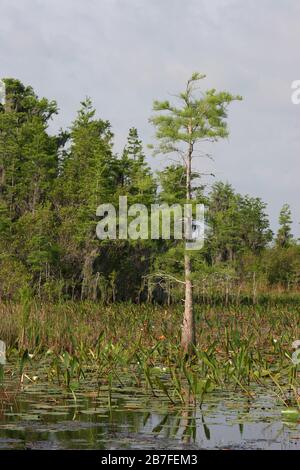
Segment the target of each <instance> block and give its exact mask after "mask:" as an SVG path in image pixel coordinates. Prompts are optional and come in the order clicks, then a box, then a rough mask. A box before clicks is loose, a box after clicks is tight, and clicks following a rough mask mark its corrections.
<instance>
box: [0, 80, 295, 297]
mask: <svg viewBox="0 0 300 470" xmlns="http://www.w3.org/2000/svg"><path fill="white" fill-rule="evenodd" d="M4 81H5V84H6V101H5V104H4V105H1V104H0V299H2V300H17V299H18V298H19V297H20V295H21V293H22V291H24V289H27V290H28V289H29V290H30V291H31V292H32V294H33V295H35V296H36V297H37V298H40V299H42V300H47V301H61V300H64V299H73V300H80V299H82V300H84V299H89V300H94V301H100V302H113V301H122V300H131V301H133V302H140V301H146V300H148V301H153V300H158V301H166V302H172V301H175V300H177V299H180V298H181V291H180V282H181V280H182V276H183V263H182V256H180V250H183V247H182V246H181V245H180V243H179V242H178V241H174V240H136V241H133V240H118V239H117V240H101V241H100V240H99V239H97V237H96V225H97V221H98V220H97V217H96V208H97V207H98V206H99V205H100V204H102V203H107V202H110V203H113V204H115V205H116V206H117V205H118V199H119V196H127V197H128V204H133V203H142V204H144V205H146V206H147V207H148V208H150V207H151V204H154V203H158V202H159V203H162V202H166V203H168V204H173V203H178V202H184V200H185V180H184V168H183V167H182V165H181V164H180V163H178V164H176V163H173V164H170V165H169V166H166V167H165V168H164V169H163V170H162V171H159V172H153V171H152V169H151V168H150V166H149V164H148V163H147V160H146V156H145V150H144V148H143V144H142V142H141V140H140V138H139V135H138V131H137V129H136V128H135V127H132V128H131V129H130V130H129V134H128V138H127V143H126V145H125V147H124V150H123V152H122V154H121V155H117V154H116V153H115V152H114V150H113V141H114V135H113V132H112V128H111V124H110V123H109V122H108V121H107V120H103V119H99V118H97V117H96V112H95V109H94V108H93V105H92V103H91V100H90V99H86V100H85V101H84V102H82V103H81V107H80V109H79V111H78V113H77V116H76V118H75V120H74V122H73V123H72V125H71V127H70V128H69V129H67V130H62V131H60V132H59V133H57V135H51V134H50V132H49V122H50V120H51V119H52V118H53V117H54V116H55V115H56V114H57V113H58V107H57V104H56V102H55V101H49V100H48V99H46V98H39V97H38V96H36V94H35V93H34V91H33V89H32V88H31V87H30V86H24V85H23V84H22V83H21V82H20V81H18V80H15V79H6V80H4ZM192 176H193V185H192V187H193V198H194V200H195V201H197V202H198V201H199V202H200V203H204V204H205V206H206V222H207V227H208V231H207V239H206V242H205V246H204V248H203V249H202V250H201V251H199V252H195V253H194V254H193V266H194V269H193V272H194V274H193V283H194V286H195V291H196V294H197V293H198V295H199V296H201V295H202V296H204V295H206V294H211V293H213V292H218V291H221V292H222V293H225V295H229V292H231V291H232V290H234V291H235V292H237V293H240V292H243V291H244V290H246V291H247V290H249V289H250V290H251V292H252V294H253V295H256V293H257V291H259V290H265V291H267V290H269V289H283V290H297V289H298V288H299V284H300V245H299V243H298V241H297V240H295V239H294V238H293V236H292V231H291V226H292V215H291V211H290V207H289V206H288V205H287V204H284V205H283V207H282V209H281V211H280V214H279V230H278V232H277V233H273V232H272V230H271V229H270V223H269V219H268V215H267V211H266V204H265V203H264V202H263V201H262V200H261V199H260V198H257V197H252V196H249V195H242V194H239V193H237V192H236V191H235V190H234V188H233V187H232V186H231V185H230V184H229V183H224V182H221V181H217V182H214V183H213V184H211V185H209V186H206V185H205V184H204V183H203V182H202V180H201V175H199V174H197V173H196V172H195V173H193V175H192ZM178 281H179V282H178Z"/></svg>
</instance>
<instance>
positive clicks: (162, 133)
mask: <svg viewBox="0 0 300 470" xmlns="http://www.w3.org/2000/svg"><path fill="white" fill-rule="evenodd" d="M203 78H205V75H201V74H199V73H194V74H193V75H192V77H191V78H190V79H189V80H188V82H187V85H186V89H185V90H184V91H183V92H182V93H180V94H179V95H178V97H177V98H178V101H179V105H178V106H176V105H173V104H171V103H170V102H169V101H155V102H154V105H153V109H154V111H155V112H157V113H158V114H157V115H155V116H153V117H152V118H151V122H152V124H153V125H154V126H155V127H156V131H157V132H156V137H157V139H158V141H159V142H160V144H159V148H158V150H157V151H158V152H160V153H163V154H169V153H174V152H175V153H179V155H180V156H181V158H182V161H183V163H184V166H185V177H186V202H188V203H189V202H190V201H192V187H191V175H192V159H193V157H194V156H195V154H196V147H197V144H199V142H201V141H204V140H211V141H217V140H218V139H220V138H225V137H227V135H228V129H227V124H226V118H227V107H228V105H229V104H230V103H231V102H232V101H233V100H235V99H240V97H238V96H234V95H231V94H230V93H227V92H220V93H217V92H216V90H214V89H212V90H208V91H206V92H204V93H202V95H201V96H200V98H199V97H197V96H196V90H197V88H198V84H199V81H200V80H202V79H203ZM187 225H188V226H189V225H191V220H187ZM184 270H185V309H184V316H183V325H182V338H181V344H182V348H183V350H184V351H185V352H186V353H188V354H190V353H192V351H193V349H194V346H195V345H196V331H195V317H194V312H193V285H192V263H191V256H190V253H189V252H188V251H187V250H186V251H185V255H184Z"/></svg>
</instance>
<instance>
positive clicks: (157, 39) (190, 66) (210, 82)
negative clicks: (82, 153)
mask: <svg viewBox="0 0 300 470" xmlns="http://www.w3.org/2000/svg"><path fill="white" fill-rule="evenodd" d="M299 13H300V4H299V3H298V2H297V0H285V2H281V1H278V0H261V1H260V2H253V1H251V0H245V1H244V2H240V1H237V0H212V1H211V0H189V1H188V2H183V1H182V0H163V1H161V0H151V2H149V1H147V0H100V1H99V0H98V1H96V0H89V1H88V2H82V1H79V0H65V1H64V2H61V1H58V0H52V1H51V2H45V1H42V0H26V1H24V2H19V1H17V0H2V2H1V27H0V44H1V48H0V54H1V57H0V59H1V73H0V75H2V76H3V77H5V76H14V77H17V78H20V79H21V80H22V81H24V83H26V84H31V85H33V87H34V88H35V90H36V91H37V92H38V94H40V95H45V96H47V97H49V98H51V99H52V98H56V99H57V101H58V104H59V107H60V109H61V112H60V115H59V117H58V118H57V119H56V120H55V122H54V123H53V129H57V128H59V127H60V126H63V127H66V126H68V125H69V124H70V122H71V121H72V120H73V119H74V116H75V113H76V110H77V109H78V107H79V102H80V101H81V100H82V99H83V98H84V97H85V96H86V95H88V96H91V97H92V99H93V101H94V104H95V106H96V108H97V111H98V114H99V115H100V116H101V117H103V118H105V119H109V120H110V121H111V123H112V126H113V130H114V132H115V135H116V149H117V150H120V149H122V146H123V145H124V143H125V139H126V135H127V131H128V128H129V127H130V126H133V125H135V126H137V127H138V129H139V131H140V135H141V136H142V138H143V140H144V141H145V143H149V142H151V141H152V138H153V129H152V128H151V126H150V124H149V123H148V118H149V116H150V115H151V106H152V100H153V99H154V98H158V99H160V98H165V97H170V96H171V94H172V93H176V92H178V91H179V90H181V89H182V87H183V85H184V82H185V80H186V79H187V78H188V77H189V75H190V74H191V72H193V71H195V70H198V71H200V72H205V73H206V74H207V79H206V81H205V86H207V87H217V88H221V89H227V90H229V91H232V92H234V93H239V94H242V95H243V97H244V101H243V102H241V103H240V102H239V103H235V104H234V105H233V106H232V109H231V111H230V113H229V125H230V129H231V135H230V138H229V140H228V141H224V142H222V143H218V144H216V145H214V146H212V147H211V148H210V149H209V150H210V151H211V152H212V153H213V155H214V159H215V161H214V163H211V162H210V161H207V162H205V161H204V160H202V159H201V160H199V162H197V167H198V168H202V167H203V170H204V171H206V170H213V171H214V172H215V173H216V175H217V177H219V178H221V179H224V180H228V181H230V182H232V184H233V185H234V187H235V188H236V189H237V190H238V191H240V192H242V193H245V192H247V193H250V194H251V195H254V196H256V195H257V196H260V197H262V198H263V199H264V200H265V201H266V202H267V203H268V205H269V212H270V215H271V220H272V224H273V226H274V227H276V221H277V218H278V213H279V210H280V208H281V206H282V204H283V203H285V202H288V203H290V204H291V206H292V209H293V217H294V220H295V232H296V233H297V234H298V235H299V230H298V222H299V221H300V208H299V204H298V199H299V196H298V194H297V192H298V191H297V190H298V184H299V183H298V175H299V170H300V163H299V162H300V159H299V147H300V145H299V141H300V135H299V121H300V106H295V105H292V103H291V99H290V96H291V89H290V86H291V83H292V81H293V80H295V79H300V70H299V67H298V61H297V60H296V59H297V58H298V56H299V46H298V44H299V25H298V18H299ZM162 164H163V162H162V161H161V159H160V160H158V161H157V162H155V163H153V165H154V166H155V167H158V166H161V165H162Z"/></svg>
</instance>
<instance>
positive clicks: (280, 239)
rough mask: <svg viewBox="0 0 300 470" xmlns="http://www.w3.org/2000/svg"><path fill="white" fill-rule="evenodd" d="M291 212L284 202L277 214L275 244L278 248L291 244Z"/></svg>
mask: <svg viewBox="0 0 300 470" xmlns="http://www.w3.org/2000/svg"><path fill="white" fill-rule="evenodd" d="M292 222H293V221H292V213H291V209H290V206H289V205H288V204H284V205H283V207H282V209H281V211H280V214H279V226H280V227H279V230H278V232H277V236H276V245H277V246H278V247H280V248H287V247H288V246H290V245H291V240H292V238H293V235H292V229H291V225H292Z"/></svg>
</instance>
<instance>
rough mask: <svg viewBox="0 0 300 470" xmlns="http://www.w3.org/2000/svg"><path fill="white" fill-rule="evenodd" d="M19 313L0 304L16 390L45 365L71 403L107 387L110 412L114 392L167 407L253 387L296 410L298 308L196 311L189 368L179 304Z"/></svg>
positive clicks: (36, 307)
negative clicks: (80, 393)
mask: <svg viewBox="0 0 300 470" xmlns="http://www.w3.org/2000/svg"><path fill="white" fill-rule="evenodd" d="M25 305H26V308H25V311H26V315H25V316H26V322H24V303H23V304H21V305H16V304H6V305H5V304H1V305H0V335H1V338H3V339H4V340H5V341H6V344H7V356H8V359H9V362H13V363H15V362H16V361H18V362H19V376H20V382H21V383H23V382H24V381H25V382H26V381H30V382H38V381H39V380H40V377H39V376H38V375H37V374H36V373H35V372H34V369H35V367H37V366H38V365H40V364H41V363H42V364H43V370H44V373H43V377H42V378H43V379H44V378H46V379H47V380H48V381H49V382H53V383H57V384H58V385H59V386H62V387H65V389H66V390H68V391H69V392H70V393H72V394H73V395H75V394H77V389H78V388H79V385H80V383H82V382H85V381H88V382H89V383H91V384H92V385H93V387H94V390H96V391H98V392H97V393H99V391H100V390H103V389H106V390H107V396H108V404H109V407H110V408H111V407H112V406H113V403H112V399H111V391H112V390H113V389H114V388H115V387H118V388H119V389H126V388H127V387H128V386H129V387H130V386H134V387H138V388H139V389H141V391H143V393H148V392H150V393H151V395H152V396H153V397H156V398H157V399H161V398H162V397H165V399H166V400H167V402H168V403H169V405H170V406H174V404H175V403H182V404H184V403H186V401H187V400H188V401H189V402H190V403H194V405H195V404H196V403H198V404H200V405H201V404H202V403H203V401H204V400H205V397H206V395H207V394H209V393H211V392H212V391H213V390H216V389H219V390H226V389H230V388H231V389H232V387H233V388H235V389H239V390H240V391H241V392H242V393H244V394H245V395H246V396H248V397H249V398H253V396H254V395H255V392H254V388H253V386H254V385H255V384H260V385H261V386H263V387H265V388H266V389H267V390H270V393H273V394H275V396H276V397H277V398H278V400H280V401H281V403H282V404H284V405H285V406H286V407H290V406H296V407H298V406H299V395H298V389H299V386H298V382H299V376H298V370H297V364H298V362H297V361H298V357H299V356H298V355H299V351H300V349H299V348H298V342H296V341H295V336H296V337H297V336H298V333H299V328H298V317H299V312H300V307H299V306H298V307H296V308H295V306H293V307H286V306H285V307H282V306H281V305H279V306H277V307H276V306H270V307H269V308H266V307H265V306H264V305H256V306H239V307H234V306H228V307H223V308H222V309H216V308H214V309H212V308H210V307H208V306H201V307H200V306H197V307H196V309H197V318H198V320H197V332H198V344H199V346H198V347H197V348H196V349H195V351H194V355H193V356H192V357H191V358H189V360H187V359H186V357H185V356H184V354H183V353H182V351H181V349H180V347H179V336H180V322H181V308H180V306H176V305H175V306H169V307H168V308H166V307H160V306H157V305H149V304H148V305H146V304H145V305H139V306H136V305H133V304H114V305H108V306H103V305H101V306H99V305H97V304H95V303H93V302H82V303H80V304H78V303H72V302H67V303H64V304H59V305H51V304H37V303H32V302H31V303H28V302H27V301H26V302H25ZM20 338H21V340H20ZM292 343H293V344H292ZM296 343H297V344H296ZM291 345H292V346H291ZM295 346H296V349H295ZM293 348H294V352H293ZM296 362H297V363H296ZM27 368H30V369H33V371H32V372H31V373H29V372H28V371H27V370H26V369H27Z"/></svg>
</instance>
